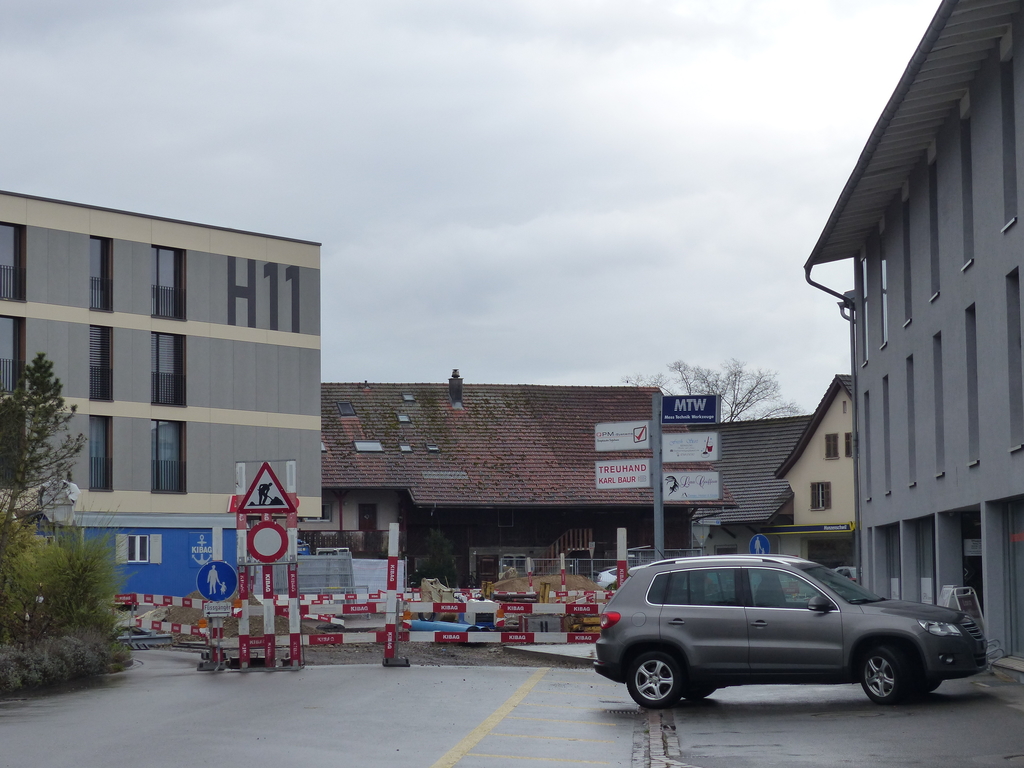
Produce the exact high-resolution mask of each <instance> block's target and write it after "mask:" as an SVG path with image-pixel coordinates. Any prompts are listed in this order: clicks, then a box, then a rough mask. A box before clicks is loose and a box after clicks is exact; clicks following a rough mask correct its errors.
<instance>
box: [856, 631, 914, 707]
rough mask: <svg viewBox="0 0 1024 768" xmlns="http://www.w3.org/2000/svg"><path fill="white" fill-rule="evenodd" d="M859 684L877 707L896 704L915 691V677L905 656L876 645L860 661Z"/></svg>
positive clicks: (890, 648)
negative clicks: (878, 705)
mask: <svg viewBox="0 0 1024 768" xmlns="http://www.w3.org/2000/svg"><path fill="white" fill-rule="evenodd" d="M860 684H861V687H862V688H864V693H866V694H867V695H868V698H869V699H871V700H872V701H873V702H875V703H876V704H896V703H898V702H900V701H903V700H904V699H905V698H907V696H909V695H910V694H911V693H913V692H914V691H915V690H916V685H917V675H916V671H915V669H914V666H913V664H912V663H911V661H910V659H909V658H908V657H907V655H906V653H904V652H903V651H901V650H900V649H899V648H894V647H891V646H888V645H877V646H875V647H874V648H872V649H871V650H870V651H868V652H867V653H866V654H865V655H864V656H863V657H862V658H861V662H860Z"/></svg>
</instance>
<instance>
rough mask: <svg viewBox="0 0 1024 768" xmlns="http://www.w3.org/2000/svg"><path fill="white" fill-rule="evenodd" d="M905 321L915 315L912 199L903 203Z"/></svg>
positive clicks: (907, 321) (908, 320)
mask: <svg viewBox="0 0 1024 768" xmlns="http://www.w3.org/2000/svg"><path fill="white" fill-rule="evenodd" d="M902 218H903V320H904V325H906V323H909V322H910V319H911V318H912V317H913V315H914V292H913V290H912V284H911V279H912V277H913V272H912V270H911V265H910V199H909V198H908V199H906V200H904V201H903V216H902Z"/></svg>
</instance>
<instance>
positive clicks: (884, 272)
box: [880, 243, 889, 347]
mask: <svg viewBox="0 0 1024 768" xmlns="http://www.w3.org/2000/svg"><path fill="white" fill-rule="evenodd" d="M880 251H881V256H882V259H881V278H882V346H883V347H884V346H885V345H886V344H888V343H889V260H888V259H887V258H886V255H885V243H882V244H881V246H880Z"/></svg>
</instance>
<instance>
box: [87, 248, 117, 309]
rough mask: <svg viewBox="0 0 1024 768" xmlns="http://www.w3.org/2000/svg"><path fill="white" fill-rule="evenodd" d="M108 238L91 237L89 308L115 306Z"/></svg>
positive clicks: (110, 250) (110, 249) (110, 307)
mask: <svg viewBox="0 0 1024 768" xmlns="http://www.w3.org/2000/svg"><path fill="white" fill-rule="evenodd" d="M112 250H113V247H112V245H111V242H110V240H109V239H108V238H105V237H92V238H89V309H101V310H105V311H108V312H109V311H111V310H113V308H114V296H113V289H114V281H113V278H112V263H111V252H112Z"/></svg>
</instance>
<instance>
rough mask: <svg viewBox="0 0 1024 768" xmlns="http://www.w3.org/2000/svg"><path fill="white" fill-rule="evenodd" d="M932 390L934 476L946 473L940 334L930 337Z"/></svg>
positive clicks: (944, 411) (944, 409)
mask: <svg viewBox="0 0 1024 768" xmlns="http://www.w3.org/2000/svg"><path fill="white" fill-rule="evenodd" d="M932 390H933V392H934V396H933V399H934V401H935V402H934V406H935V412H934V422H935V476H936V477H942V475H944V474H945V473H946V426H945V417H946V408H945V405H944V397H945V394H944V386H943V375H942V334H941V333H937V334H935V335H934V336H932Z"/></svg>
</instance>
